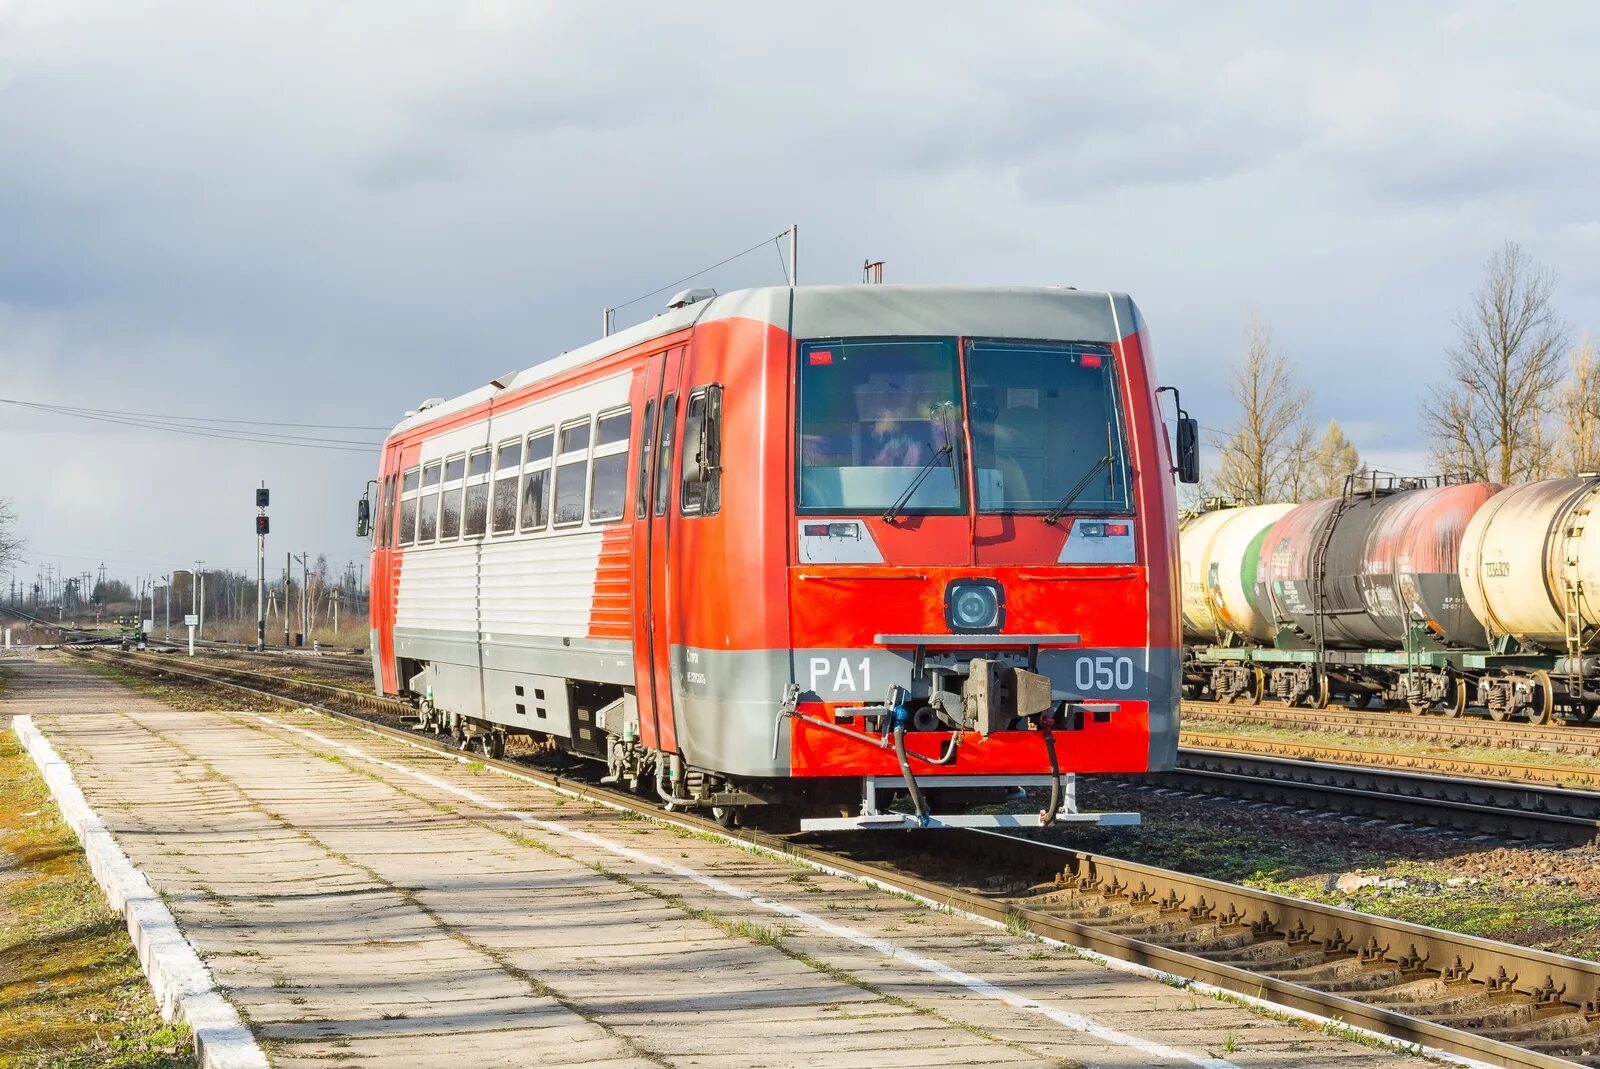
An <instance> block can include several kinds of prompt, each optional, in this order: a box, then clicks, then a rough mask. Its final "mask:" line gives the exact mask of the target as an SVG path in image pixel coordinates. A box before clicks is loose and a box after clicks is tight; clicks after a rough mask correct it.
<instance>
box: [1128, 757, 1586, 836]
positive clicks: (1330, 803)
mask: <svg viewBox="0 0 1600 1069" xmlns="http://www.w3.org/2000/svg"><path fill="white" fill-rule="evenodd" d="M1140 781H1142V782H1145V783H1149V784H1153V785H1159V786H1163V787H1177V788H1179V789H1185V790H1192V791H1195V792H1197V793H1201V794H1213V795H1214V794H1222V795H1227V796H1229V797H1236V798H1247V799H1253V800H1257V801H1262V802H1269V803H1277V804H1289V805H1297V806H1305V807H1307V808H1313V809H1319V810H1323V811H1327V812H1342V813H1351V814H1355V815H1359V816H1364V817H1369V818H1372V819H1374V820H1382V821H1385V822H1388V823H1391V824H1394V823H1417V824H1427V825H1431V826H1433V827H1439V828H1447V829H1451V830H1454V831H1459V832H1464V833H1467V834H1473V835H1491V836H1494V837H1496V838H1501V839H1513V840H1515V839H1521V840H1532V841H1536V842H1542V843H1551V844H1559V845H1562V846H1586V845H1589V844H1591V843H1593V842H1594V841H1595V840H1596V838H1597V836H1600V792H1595V791H1587V790H1567V789H1564V788H1560V787H1545V786H1538V785H1531V784H1529V785H1519V784H1513V783H1501V782H1495V781H1493V780H1476V779H1465V778H1460V777H1455V776H1447V775H1432V774H1427V773H1419V772H1410V771H1399V770H1394V769H1385V768H1370V767H1366V766H1361V765H1341V764H1325V763H1322V762H1320V761H1303V760H1294V759H1292V758H1284V757H1264V756H1258V755H1255V754H1244V753H1238V752H1236V751H1233V750H1203V749H1194V748H1188V747H1180V748H1179V750H1178V767H1177V768H1176V769H1174V770H1173V771H1171V772H1161V773H1154V774H1152V775H1150V776H1148V777H1140Z"/></svg>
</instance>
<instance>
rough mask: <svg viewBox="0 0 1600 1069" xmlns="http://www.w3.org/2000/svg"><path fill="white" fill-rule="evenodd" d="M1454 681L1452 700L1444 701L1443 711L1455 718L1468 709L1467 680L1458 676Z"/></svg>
mask: <svg viewBox="0 0 1600 1069" xmlns="http://www.w3.org/2000/svg"><path fill="white" fill-rule="evenodd" d="M1452 683H1453V684H1454V690H1452V691H1451V694H1450V700H1449V701H1447V702H1445V703H1444V708H1443V709H1442V710H1441V712H1443V713H1444V715H1445V716H1448V717H1450V718H1451V719H1454V718H1456V717H1458V716H1461V715H1462V714H1464V713H1465V712H1466V711H1467V681H1466V680H1465V679H1462V678H1461V677H1460V676H1457V677H1456V678H1455V679H1454V680H1452Z"/></svg>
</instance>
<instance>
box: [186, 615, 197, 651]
mask: <svg viewBox="0 0 1600 1069" xmlns="http://www.w3.org/2000/svg"><path fill="white" fill-rule="evenodd" d="M183 623H184V626H185V627H187V628H188V629H189V656H191V657H193V656H194V629H195V627H197V626H198V625H199V623H200V616H199V614H198V613H192V612H191V613H185V614H184V617H183Z"/></svg>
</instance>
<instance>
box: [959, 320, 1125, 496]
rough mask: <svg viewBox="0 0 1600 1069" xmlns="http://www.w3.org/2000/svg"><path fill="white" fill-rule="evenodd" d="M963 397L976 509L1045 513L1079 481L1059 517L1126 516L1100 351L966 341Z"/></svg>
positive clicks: (1109, 384) (1112, 376)
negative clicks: (967, 407) (969, 428)
mask: <svg viewBox="0 0 1600 1069" xmlns="http://www.w3.org/2000/svg"><path fill="white" fill-rule="evenodd" d="M967 392H968V397H969V399H970V403H971V411H970V419H971V422H972V452H973V465H974V467H975V469H976V472H977V487H978V511H980V512H1049V511H1050V510H1051V509H1054V508H1056V507H1057V506H1058V505H1060V504H1061V502H1062V500H1063V499H1064V498H1066V497H1067V495H1069V494H1070V493H1072V491H1073V489H1074V488H1075V487H1077V486H1078V485H1079V483H1080V482H1083V480H1084V479H1085V477H1089V479H1088V482H1086V483H1083V486H1082V488H1081V490H1079V492H1078V495H1077V497H1076V498H1075V499H1073V501H1072V502H1071V503H1070V504H1069V505H1068V506H1067V509H1066V511H1068V512H1129V511H1131V508H1130V506H1129V501H1128V478H1127V467H1126V465H1125V463H1124V458H1123V447H1122V427H1121V422H1122V420H1121V415H1120V409H1121V406H1120V405H1118V404H1117V382H1116V373H1115V369H1114V368H1113V366H1112V357H1111V350H1110V349H1109V348H1107V347H1106V346H1103V345H1083V344H1065V343H1057V342H1034V341H991V340H982V339H979V340H974V341H972V342H970V343H969V344H968V347H967ZM1108 458H1109V459H1108ZM1102 461H1105V463H1103V464H1102V463H1101V462H1102ZM1096 465H1100V466H1099V469H1098V471H1096V470H1095V468H1096ZM1091 471H1094V475H1093V476H1092V477H1090V472H1091Z"/></svg>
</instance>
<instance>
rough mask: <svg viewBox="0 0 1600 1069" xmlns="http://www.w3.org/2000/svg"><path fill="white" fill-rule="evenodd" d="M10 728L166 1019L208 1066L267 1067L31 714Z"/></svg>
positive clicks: (234, 1068) (202, 965) (241, 1023)
mask: <svg viewBox="0 0 1600 1069" xmlns="http://www.w3.org/2000/svg"><path fill="white" fill-rule="evenodd" d="M11 728H12V730H13V731H14V732H15V733H16V735H17V738H18V740H19V741H20V742H21V743H22V747H23V749H24V750H26V751H27V752H28V756H29V757H31V758H32V759H33V763H34V764H35V765H36V766H37V767H38V769H39V773H40V775H41V776H43V777H44V781H45V784H46V785H47V786H48V787H49V788H50V795H51V797H52V798H53V799H54V800H55V803H56V807H57V808H58V809H59V810H60V811H61V817H62V819H63V820H64V821H65V822H66V824H67V826H68V827H70V828H71V829H72V831H73V833H74V834H76V835H77V837H78V841H79V842H80V843H81V844H82V845H83V852H84V856H85V857H86V858H87V859H88V861H89V870H90V871H91V872H92V873H93V874H94V878H95V882H96V883H98V884H99V885H100V889H101V890H102V891H103V892H104V893H105V896H106V901H107V902H109V903H110V905H111V908H112V909H114V910H116V911H117V912H118V913H121V914H122V915H123V917H124V919H126V921H127V924H128V935H129V936H130V937H131V938H132V940H133V945H134V949H135V950H136V951H137V952H138V955H139V965H140V966H141V968H143V970H144V974H145V977H146V979H147V980H148V981H149V982H150V988H151V990H152V991H153V992H154V993H155V997H156V1004H157V1005H158V1006H159V1007H160V1009H161V1016H162V1017H163V1018H165V1019H166V1020H169V1021H170V1020H172V1019H173V1018H174V1017H177V1018H179V1019H181V1020H182V1021H183V1022H184V1023H185V1024H187V1025H188V1026H189V1029H190V1031H191V1032H193V1034H194V1040H195V1049H196V1051H197V1053H198V1054H199V1059H200V1064H201V1066H202V1067H203V1069H268V1067H269V1063H268V1061H267V1056H266V1054H265V1053H264V1052H263V1051H262V1049H261V1047H260V1045H259V1044H258V1043H257V1042H256V1039H255V1036H254V1035H253V1034H252V1033H251V1031H250V1029H249V1028H248V1027H247V1026H246V1025H245V1023H244V1021H243V1020H242V1019H241V1018H240V1017H239V1014H238V1011H237V1010H235V1009H234V1007H233V1004H232V1003H230V1002H229V1001H228V1000H227V999H226V998H224V997H223V994H222V992H221V990H220V989H219V988H218V987H217V984H216V980H215V978H214V977H213V976H212V975H211V970H210V969H208V968H206V965H205V963H204V962H203V961H201V960H200V954H199V952H198V951H196V950H195V948H194V945H193V944H192V943H190V942H189V940H188V938H187V937H186V936H184V934H183V931H182V929H181V928H179V927H178V920H177V918H176V917H174V916H173V915H172V912H171V911H170V910H169V909H167V906H166V903H165V902H163V901H162V900H161V896H160V895H158V894H157V893H156V891H155V889H154V888H153V887H151V886H150V881H149V880H148V879H146V878H145V875H144V873H143V872H140V871H139V869H138V868H137V867H136V866H135V865H134V864H133V862H132V861H130V860H129V859H128V856H127V855H126V854H124V853H123V852H122V848H121V847H120V846H118V845H117V841H116V839H115V837H114V836H112V834H111V832H110V830H109V829H108V828H107V827H106V826H105V823H104V822H103V821H102V820H101V819H100V816H99V814H97V813H96V812H95V811H94V809H93V808H92V807H91V806H90V805H89V802H88V800H87V799H86V798H85V797H84V795H83V791H82V790H81V789H79V787H78V783H77V781H76V779H74V778H73V775H72V769H71V767H70V766H68V764H67V763H66V761H64V760H63V759H62V758H61V756H60V755H59V754H57V753H56V750H55V747H53V746H51V745H50V740H48V739H46V738H45V737H44V735H43V733H41V732H40V731H39V729H38V727H37V726H36V725H35V724H34V722H33V718H32V717H31V716H26V715H24V716H17V717H14V718H12V721H11Z"/></svg>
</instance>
